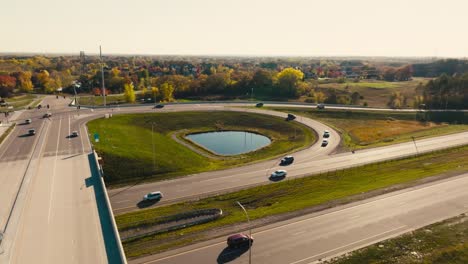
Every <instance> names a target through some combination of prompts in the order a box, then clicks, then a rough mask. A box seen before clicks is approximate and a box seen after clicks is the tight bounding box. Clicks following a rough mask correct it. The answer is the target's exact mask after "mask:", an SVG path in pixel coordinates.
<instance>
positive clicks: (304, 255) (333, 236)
mask: <svg viewBox="0 0 468 264" xmlns="http://www.w3.org/2000/svg"><path fill="white" fill-rule="evenodd" d="M466 188H468V174H464V175H462V176H459V177H456V178H452V179H449V180H444V181H441V182H436V183H431V184H427V185H423V186H418V187H417V188H413V189H409V190H405V191H399V192H395V193H391V194H386V195H382V196H379V197H374V198H371V199H369V200H366V201H361V202H356V203H353V204H351V205H347V206H343V207H338V208H334V209H331V210H327V211H325V212H320V213H314V214H311V215H307V216H303V217H299V218H296V219H292V220H288V221H284V222H282V223H276V224H273V225H269V226H266V227H262V228H259V229H254V230H253V236H254V238H255V241H254V244H253V247H252V262H255V263H290V264H302V263H311V262H313V261H316V260H319V259H323V258H329V257H333V256H336V255H340V254H343V253H346V252H349V251H351V250H354V249H357V248H361V247H364V246H366V245H369V244H373V243H376V242H378V241H381V240H384V239H387V238H390V237H393V236H396V235H399V234H402V233H405V232H408V231H410V230H414V229H417V228H420V227H423V226H426V225H429V224H432V223H434V222H437V221H441V220H443V219H446V218H449V217H452V216H456V215H459V214H461V213H464V212H466V210H467V208H468V194H467V193H466ZM382 208H385V210H382ZM240 231H243V232H244V233H245V232H247V231H246V230H240ZM223 240H224V239H223V238H221V239H215V240H212V241H209V242H206V243H204V244H200V245H194V246H189V247H185V248H181V249H177V250H173V251H170V252H166V253H163V254H160V255H154V256H150V257H146V258H141V259H136V260H133V261H130V262H131V263H189V262H195V263H219V262H223V261H226V260H230V261H232V262H230V263H248V252H247V251H246V250H244V251H241V252H239V251H231V250H227V249H226V244H225V241H223ZM203 245H205V246H203Z"/></svg>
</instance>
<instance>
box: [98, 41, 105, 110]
mask: <svg viewBox="0 0 468 264" xmlns="http://www.w3.org/2000/svg"><path fill="white" fill-rule="evenodd" d="M99 57H100V58H101V79H102V96H104V107H106V88H104V63H103V62H102V50H101V46H100V45H99Z"/></svg>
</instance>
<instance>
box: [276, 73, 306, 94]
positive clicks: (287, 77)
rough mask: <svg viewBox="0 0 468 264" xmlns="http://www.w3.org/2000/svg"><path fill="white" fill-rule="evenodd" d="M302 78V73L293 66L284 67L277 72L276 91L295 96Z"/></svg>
mask: <svg viewBox="0 0 468 264" xmlns="http://www.w3.org/2000/svg"><path fill="white" fill-rule="evenodd" d="M303 78H304V73H302V72H301V71H300V70H296V69H293V68H286V69H284V70H282V71H281V72H280V73H279V74H278V92H279V94H280V95H285V96H288V97H294V96H297V95H298V94H297V92H298V91H297V88H298V86H299V84H300V83H301V81H302V79H303Z"/></svg>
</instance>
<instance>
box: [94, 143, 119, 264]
mask: <svg viewBox="0 0 468 264" xmlns="http://www.w3.org/2000/svg"><path fill="white" fill-rule="evenodd" d="M93 157H94V162H96V167H97V168H98V172H99V179H100V182H101V187H102V190H103V192H104V197H105V199H106V205H107V210H108V211H109V215H110V216H111V217H110V218H111V223H112V229H113V230H114V236H115V240H116V241H117V246H118V250H119V255H120V259H121V260H122V263H123V264H127V258H126V257H125V252H124V249H123V246H122V241H121V240H120V235H119V230H118V229H117V223H116V222H115V217H114V213H113V212H112V206H111V203H110V200H109V194H108V193H107V189H106V183H105V182H104V177H102V175H103V171H102V168H101V165H99V162H98V155H97V153H96V151H94V149H93Z"/></svg>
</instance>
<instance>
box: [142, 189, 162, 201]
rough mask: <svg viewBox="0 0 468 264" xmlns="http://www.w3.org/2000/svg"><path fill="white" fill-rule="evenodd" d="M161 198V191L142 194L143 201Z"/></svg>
mask: <svg viewBox="0 0 468 264" xmlns="http://www.w3.org/2000/svg"><path fill="white" fill-rule="evenodd" d="M161 198H163V194H162V192H159V191H158V192H150V193H148V194H146V195H145V196H143V201H151V200H160V199H161Z"/></svg>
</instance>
